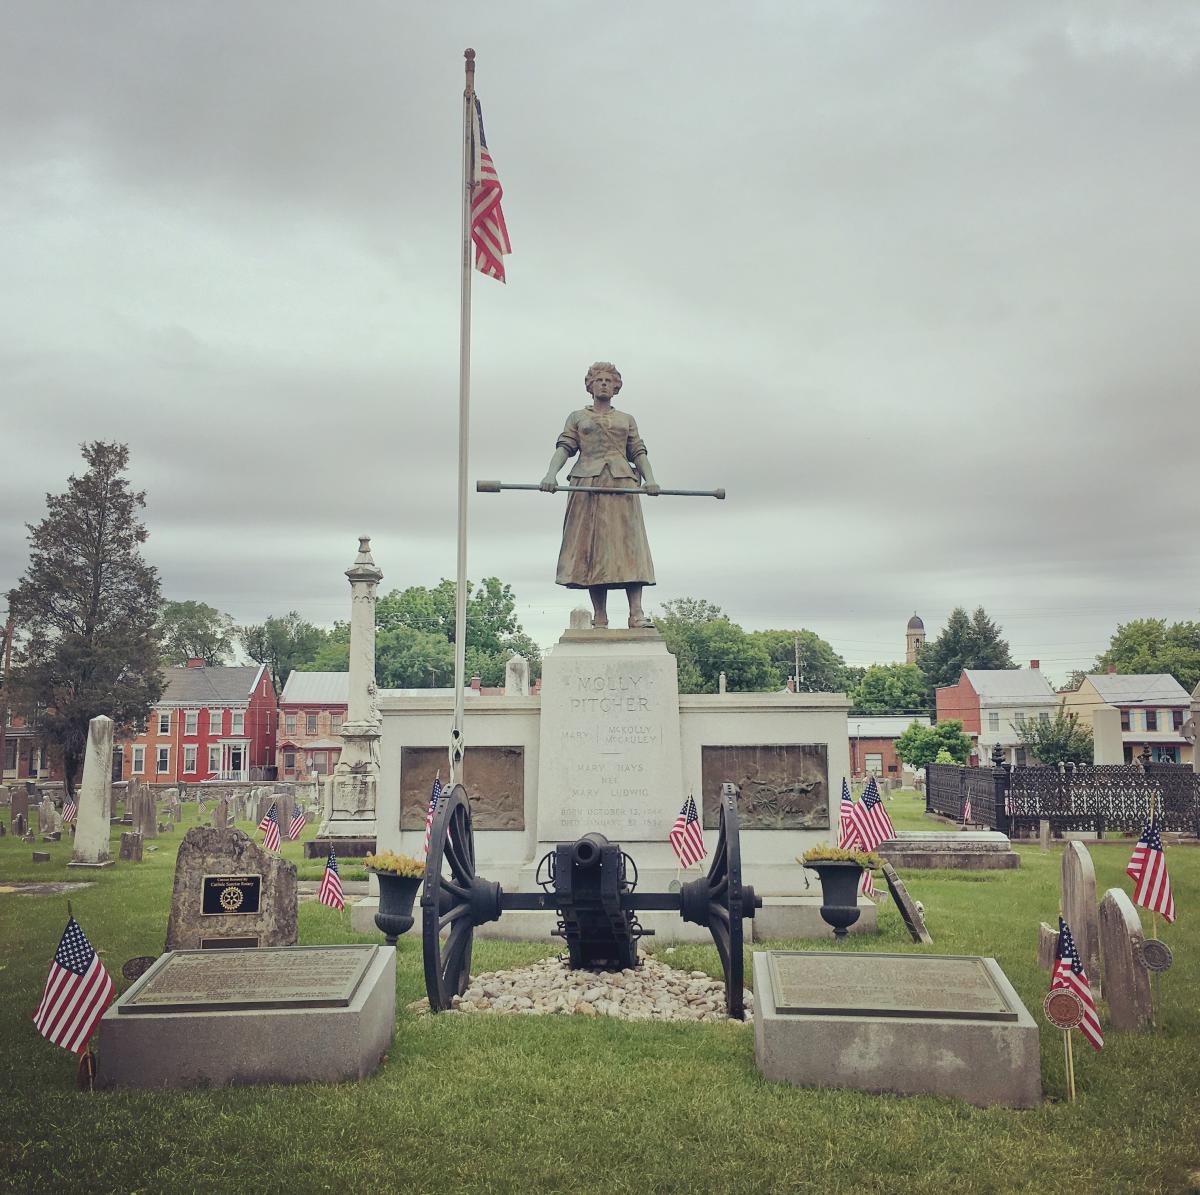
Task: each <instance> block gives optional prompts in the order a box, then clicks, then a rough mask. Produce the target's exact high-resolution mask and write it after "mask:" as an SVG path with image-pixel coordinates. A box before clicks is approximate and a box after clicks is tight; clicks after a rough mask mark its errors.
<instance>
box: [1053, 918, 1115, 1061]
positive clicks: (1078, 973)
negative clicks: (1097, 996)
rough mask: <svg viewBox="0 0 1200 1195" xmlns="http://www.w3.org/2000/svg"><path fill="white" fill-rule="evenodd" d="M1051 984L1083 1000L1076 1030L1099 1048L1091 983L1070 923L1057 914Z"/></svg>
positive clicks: (1098, 1025) (1098, 1019) (1100, 1038)
mask: <svg viewBox="0 0 1200 1195" xmlns="http://www.w3.org/2000/svg"><path fill="white" fill-rule="evenodd" d="M1055 988H1066V989H1067V990H1068V991H1071V992H1074V993H1075V995H1076V996H1078V997H1079V998H1080V1000H1082V1001H1083V1020H1082V1021H1080V1022H1079V1032H1080V1033H1082V1034H1083V1036H1084V1037H1086V1038H1087V1039H1088V1041H1090V1042H1091V1043H1092V1045H1093V1046H1095V1048H1096V1049H1097V1050H1099V1049H1100V1048H1101V1047H1102V1046H1103V1045H1104V1034H1103V1033H1101V1032H1100V1017H1099V1015H1098V1014H1097V1012H1096V1001H1095V1000H1093V999H1092V985H1091V984H1090V983H1088V977H1087V972H1086V971H1085V970H1084V969H1083V962H1082V960H1081V959H1080V957H1079V950H1078V949H1077V948H1076V946H1075V938H1074V936H1073V935H1072V933H1071V927H1070V926H1069V925H1068V924H1067V923H1066V922H1065V921H1064V920H1063V919H1062V918H1061V917H1060V918H1059V919H1058V953H1057V954H1056V955H1055V962H1054V973H1053V975H1052V976H1051V978H1050V990H1051V991H1053V990H1054V989H1055Z"/></svg>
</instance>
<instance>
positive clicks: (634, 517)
mask: <svg viewBox="0 0 1200 1195" xmlns="http://www.w3.org/2000/svg"><path fill="white" fill-rule="evenodd" d="M583 384H584V387H585V388H586V389H587V391H588V393H589V394H591V396H592V404H591V406H588V407H584V408H583V409H582V410H579V411H572V412H571V414H570V415H568V416H567V424H566V427H564V428H563V431H562V435H561V436H559V437H558V442H557V445H556V446H555V449H554V456H553V457H552V458H551V460H550V467H549V468H548V469H547V470H546V476H545V477H544V478H543V479H542V482H541V487H540V488H541V489H542V490H544V491H547V492H553V491H554V489H555V488H556V486H557V482H558V473H559V470H560V469H561V468H562V467H563V465H565V464H566V463H567V460H568V459H569V458H570V457H572V456H574V455H575V454H576V453H578V454H579V459H578V460H577V461H576V462H575V465H574V467H573V468H572V469H571V472H570V474H569V475H568V476H569V477H570V481H571V484H572V486H598V487H600V488H601V489H606V490H631V489H637V488H638V487H639V483H640V484H641V486H642V487H643V488H644V489H645V492H646V493H647V494H650V495H657V494H658V492H659V486H658V483H657V482H656V481H655V480H654V473H653V472H652V471H651V468H650V458H649V457H648V456H647V455H646V445H645V444H643V443H642V439H641V437H640V436H639V435H638V429H637V424H636V423H635V422H634V420H633V416H632V415H628V414H626V413H625V412H624V411H618V410H616V409H614V407H613V405H612V400H613V395H615V394H616V393H617V392H618V391H619V390H620V389H621V375H620V374H619V373H618V372H617V368H616V366H615V365H613V364H611V363H610V362H608V361H597V362H596V364H595V365H593V366H592V367H591V369H589V370H588V371H587V376H586V377H585V378H584V379H583ZM641 501H642V500H641V498H639V497H638V496H637V495H630V496H628V497H623V496H620V495H618V494H612V495H611V496H610V495H608V494H571V495H570V496H569V497H568V498H567V513H566V516H565V517H564V519H563V537H562V548H561V550H560V551H559V553H558V576H557V578H556V580H557V582H558V584H559V585H565V586H566V587H567V588H568V589H586V590H587V591H588V593H589V594H590V595H591V599H592V626H594V627H606V626H608V591H609V590H610V589H624V590H625V593H626V595H627V596H628V598H629V625H630V626H631V627H648V626H653V623H652V622H651V621H650V619H649V618H647V617H646V615H645V612H644V611H643V610H642V587H643V586H644V585H653V584H654V561H653V560H651V559H650V545H649V544H648V543H647V542H646V525H645V523H644V522H643V521H642V506H641Z"/></svg>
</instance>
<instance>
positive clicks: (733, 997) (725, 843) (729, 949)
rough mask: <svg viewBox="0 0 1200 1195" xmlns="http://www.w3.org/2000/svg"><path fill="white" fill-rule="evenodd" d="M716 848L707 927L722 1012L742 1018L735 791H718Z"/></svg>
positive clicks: (741, 907)
mask: <svg viewBox="0 0 1200 1195" xmlns="http://www.w3.org/2000/svg"><path fill="white" fill-rule="evenodd" d="M719 827H720V828H719V829H718V831H717V845H716V848H715V849H714V851H713V859H712V864H711V866H710V867H709V869H708V928H709V930H710V931H711V932H712V936H713V941H714V942H715V943H716V947H717V954H719V955H720V956H721V967H722V969H723V970H724V972H725V1011H726V1012H727V1013H728V1014H729V1015H730V1016H731V1017H733V1018H734V1019H735V1020H738V1021H741V1020H743V1019H744V1018H745V1008H744V1006H743V986H742V984H743V980H744V967H743V960H742V916H743V912H744V902H743V892H742V846H741V840H740V836H739V834H738V813H737V792H736V790H734V791H726V790H725V789H722V792H721V820H720V823H719Z"/></svg>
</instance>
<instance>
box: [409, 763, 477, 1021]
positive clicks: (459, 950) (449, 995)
mask: <svg viewBox="0 0 1200 1195" xmlns="http://www.w3.org/2000/svg"><path fill="white" fill-rule="evenodd" d="M447 873H448V874H447ZM476 886H477V877H476V875H475V835H474V832H473V831H472V829H471V803H470V801H468V800H467V790H466V789H465V788H463V786H462V785H461V784H456V785H455V786H454V788H453V789H451V790H450V795H449V796H448V797H443V798H441V800H440V801H439V802H438V807H437V811H436V812H435V814H434V817H433V826H432V827H431V829H430V833H429V854H428V855H427V856H426V859H425V884H424V886H423V888H422V889H421V934H422V937H423V939H424V948H425V949H424V955H425V989H426V991H427V992H428V993H429V1008H430V1010H431V1011H432V1012H442V1011H444V1010H445V1009H447V1008H449V1007H450V1006H451V1000H452V999H453V997H455V996H461V995H462V994H463V992H465V991H466V990H467V983H468V981H469V980H470V978H471V946H472V943H473V941H474V938H475V917H474V901H473V894H474V892H475V889H476Z"/></svg>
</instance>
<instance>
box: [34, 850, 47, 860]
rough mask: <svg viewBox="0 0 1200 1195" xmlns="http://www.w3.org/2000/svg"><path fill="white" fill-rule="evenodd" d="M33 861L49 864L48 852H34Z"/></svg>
mask: <svg viewBox="0 0 1200 1195" xmlns="http://www.w3.org/2000/svg"><path fill="white" fill-rule="evenodd" d="M33 861H34V862H35V863H49V862H50V852H49V851H34V852H33Z"/></svg>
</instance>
